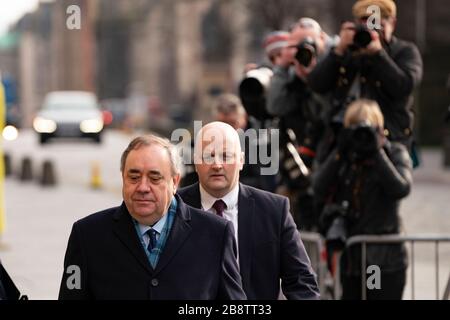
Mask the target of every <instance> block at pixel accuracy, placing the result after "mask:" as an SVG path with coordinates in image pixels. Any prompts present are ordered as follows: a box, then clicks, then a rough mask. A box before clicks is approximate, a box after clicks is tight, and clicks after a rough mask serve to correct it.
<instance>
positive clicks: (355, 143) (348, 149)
mask: <svg viewBox="0 0 450 320" xmlns="http://www.w3.org/2000/svg"><path fill="white" fill-rule="evenodd" d="M383 144H384V138H383V137H382V135H381V133H380V130H379V129H378V128H375V127H372V126H371V125H370V124H368V123H364V122H363V123H359V124H356V125H352V126H350V127H348V128H345V129H343V130H342V132H341V134H340V136H339V138H338V150H339V153H340V154H342V155H344V156H346V157H347V158H348V159H349V160H351V161H358V160H366V159H369V158H372V157H374V156H375V155H376V153H377V152H378V150H380V149H381V147H382V146H383Z"/></svg>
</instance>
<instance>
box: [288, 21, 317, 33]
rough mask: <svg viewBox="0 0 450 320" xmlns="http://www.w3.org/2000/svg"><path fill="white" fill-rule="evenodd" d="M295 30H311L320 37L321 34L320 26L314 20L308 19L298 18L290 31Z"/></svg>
mask: <svg viewBox="0 0 450 320" xmlns="http://www.w3.org/2000/svg"><path fill="white" fill-rule="evenodd" d="M296 28H301V29H312V30H313V31H314V32H315V33H316V34H317V35H320V34H321V33H322V28H321V27H320V24H319V23H318V22H317V21H316V20H314V19H312V18H308V17H303V18H300V19H299V20H298V21H297V22H296V23H294V24H293V26H292V27H291V30H294V29H296Z"/></svg>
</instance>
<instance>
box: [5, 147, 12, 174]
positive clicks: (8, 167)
mask: <svg viewBox="0 0 450 320" xmlns="http://www.w3.org/2000/svg"><path fill="white" fill-rule="evenodd" d="M3 157H4V161H5V162H4V163H5V177H8V176H10V175H11V174H12V168H11V156H10V155H9V153H6V152H5V153H4V155H3Z"/></svg>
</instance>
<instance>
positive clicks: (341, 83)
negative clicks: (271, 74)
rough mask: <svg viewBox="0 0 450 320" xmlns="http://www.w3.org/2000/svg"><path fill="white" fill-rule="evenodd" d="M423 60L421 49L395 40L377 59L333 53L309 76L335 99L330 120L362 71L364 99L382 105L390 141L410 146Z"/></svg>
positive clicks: (318, 88)
mask: <svg viewBox="0 0 450 320" xmlns="http://www.w3.org/2000/svg"><path fill="white" fill-rule="evenodd" d="M422 67H423V64H422V58H421V55H420V52H419V50H418V49H417V47H416V46H415V45H414V44H413V43H410V42H406V41H403V40H400V39H398V38H396V37H393V38H392V40H391V42H390V43H389V44H388V45H387V46H386V47H385V49H384V50H382V51H381V52H380V53H379V54H378V55H375V56H370V57H369V56H365V57H364V56H359V57H355V56H353V55H352V53H351V52H350V51H347V52H346V54H345V55H344V56H343V57H340V56H338V55H336V54H335V53H334V51H333V50H331V51H330V53H329V54H328V56H327V57H326V58H325V59H324V60H323V61H321V62H320V63H318V64H317V66H316V67H315V68H314V70H313V71H312V72H311V73H310V75H309V76H308V83H309V85H310V87H311V88H312V89H313V90H315V91H316V92H318V93H330V94H331V95H332V96H333V103H332V104H333V106H334V109H333V110H331V114H330V115H329V118H332V117H333V116H334V115H336V114H337V113H339V111H342V109H343V108H345V107H346V104H347V103H348V102H349V101H348V100H347V98H348V97H347V95H348V93H349V90H350V88H351V86H352V84H353V82H354V80H355V78H356V76H357V73H358V71H359V72H360V78H359V82H360V87H361V98H368V99H372V100H375V101H377V102H378V104H379V105H380V107H381V111H382V112H383V115H384V118H385V122H386V123H385V127H386V129H387V130H388V132H389V134H388V138H389V139H390V140H392V141H399V142H402V143H404V144H406V145H407V146H410V143H411V137H412V129H413V122H414V118H413V90H414V88H416V87H417V86H418V85H419V83H420V81H421V79H422Z"/></svg>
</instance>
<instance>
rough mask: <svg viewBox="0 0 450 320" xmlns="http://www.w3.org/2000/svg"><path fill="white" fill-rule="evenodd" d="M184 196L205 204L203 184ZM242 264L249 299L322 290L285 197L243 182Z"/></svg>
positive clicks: (309, 295) (303, 295)
mask: <svg viewBox="0 0 450 320" xmlns="http://www.w3.org/2000/svg"><path fill="white" fill-rule="evenodd" d="M178 194H179V195H180V196H181V197H182V198H183V200H184V201H185V202H186V203H187V204H189V205H191V206H193V207H195V208H201V200H200V189H199V184H198V183H196V184H193V185H192V186H189V187H186V188H183V189H180V190H179V191H178ZM238 244H239V250H238V251H239V266H240V272H241V276H242V284H243V287H244V291H245V293H246V295H247V298H248V299H252V300H276V299H278V297H279V293H280V280H281V287H282V289H283V294H284V295H285V296H286V298H287V299H318V298H319V289H318V286H317V280H316V276H315V274H314V271H313V270H312V268H311V263H310V260H309V258H308V255H307V253H306V251H305V248H304V246H303V243H302V240H301V239H300V233H299V231H298V230H297V227H296V225H295V223H294V220H293V218H292V215H291V213H290V212H289V200H288V198H286V197H283V196H280V195H276V194H273V193H270V192H267V191H263V190H259V189H256V188H253V187H249V186H246V185H244V184H242V183H241V184H239V197H238Z"/></svg>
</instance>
